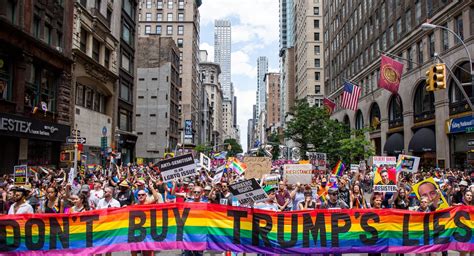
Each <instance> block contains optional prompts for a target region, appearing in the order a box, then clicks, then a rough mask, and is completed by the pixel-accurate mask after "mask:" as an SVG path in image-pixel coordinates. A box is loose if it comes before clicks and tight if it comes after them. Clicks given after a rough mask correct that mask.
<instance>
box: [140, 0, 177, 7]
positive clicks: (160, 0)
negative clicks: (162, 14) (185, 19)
mask: <svg viewBox="0 0 474 256" xmlns="http://www.w3.org/2000/svg"><path fill="white" fill-rule="evenodd" d="M163 2H164V1H163V0H157V1H153V0H145V8H147V9H151V8H153V6H156V8H157V9H163ZM173 2H174V1H173V0H168V1H167V8H168V9H173ZM141 5H142V3H140V8H141V7H142V6H141ZM178 9H184V0H178Z"/></svg>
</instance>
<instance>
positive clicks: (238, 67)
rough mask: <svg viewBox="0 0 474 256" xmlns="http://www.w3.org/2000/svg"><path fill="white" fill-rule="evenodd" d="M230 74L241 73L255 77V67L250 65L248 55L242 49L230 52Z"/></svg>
mask: <svg viewBox="0 0 474 256" xmlns="http://www.w3.org/2000/svg"><path fill="white" fill-rule="evenodd" d="M231 62H232V63H231V65H232V76H236V75H243V76H247V77H250V78H256V77H257V67H256V66H254V65H252V64H251V62H250V57H249V55H248V54H247V53H245V52H243V51H236V52H232V54H231Z"/></svg>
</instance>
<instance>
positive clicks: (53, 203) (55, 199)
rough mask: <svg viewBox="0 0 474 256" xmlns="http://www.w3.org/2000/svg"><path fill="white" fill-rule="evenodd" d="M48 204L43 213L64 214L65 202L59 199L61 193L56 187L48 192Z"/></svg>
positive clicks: (46, 203)
mask: <svg viewBox="0 0 474 256" xmlns="http://www.w3.org/2000/svg"><path fill="white" fill-rule="evenodd" d="M46 193H47V194H46V202H45V204H44V209H43V210H42V212H43V213H63V212H64V201H63V200H62V199H61V198H60V197H59V191H58V189H57V188H56V187H55V186H51V187H49V188H48V189H47V190H46Z"/></svg>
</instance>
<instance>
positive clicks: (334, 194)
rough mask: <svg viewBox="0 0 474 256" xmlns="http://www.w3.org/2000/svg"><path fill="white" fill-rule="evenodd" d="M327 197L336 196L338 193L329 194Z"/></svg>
mask: <svg viewBox="0 0 474 256" xmlns="http://www.w3.org/2000/svg"><path fill="white" fill-rule="evenodd" d="M329 195H331V196H337V195H338V193H331V194H329Z"/></svg>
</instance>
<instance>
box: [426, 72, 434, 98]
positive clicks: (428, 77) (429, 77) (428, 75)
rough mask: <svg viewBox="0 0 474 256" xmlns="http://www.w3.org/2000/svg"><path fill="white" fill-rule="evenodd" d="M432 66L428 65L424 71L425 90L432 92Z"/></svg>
mask: <svg viewBox="0 0 474 256" xmlns="http://www.w3.org/2000/svg"><path fill="white" fill-rule="evenodd" d="M433 68H434V66H430V68H428V70H427V71H426V91H428V92H434V90H435V87H434V81H433Z"/></svg>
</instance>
